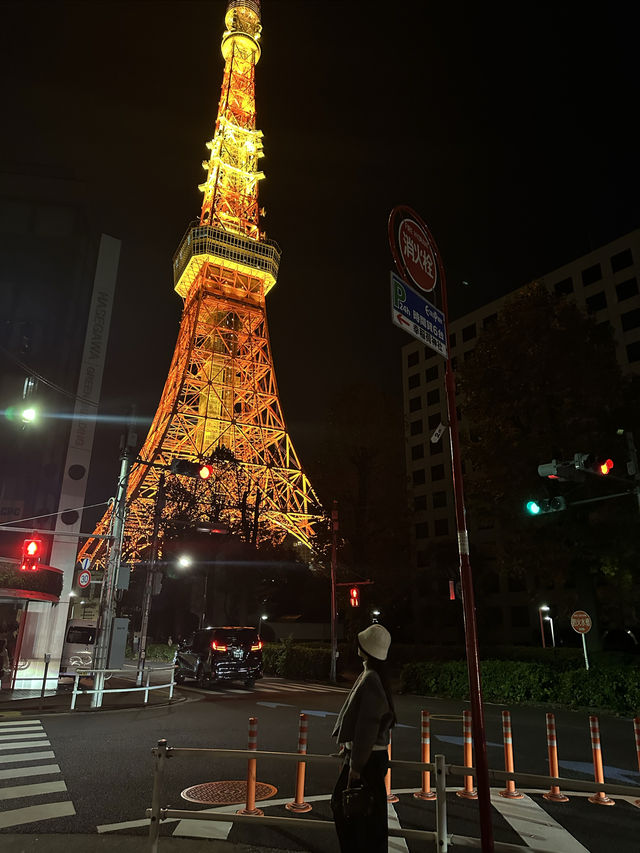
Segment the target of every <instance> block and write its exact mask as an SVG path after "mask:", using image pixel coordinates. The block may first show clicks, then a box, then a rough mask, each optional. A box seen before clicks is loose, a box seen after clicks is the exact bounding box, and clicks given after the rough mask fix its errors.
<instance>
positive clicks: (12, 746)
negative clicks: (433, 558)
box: [0, 740, 51, 749]
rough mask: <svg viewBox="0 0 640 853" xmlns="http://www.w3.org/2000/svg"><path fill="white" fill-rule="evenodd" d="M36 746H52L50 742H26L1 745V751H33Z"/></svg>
mask: <svg viewBox="0 0 640 853" xmlns="http://www.w3.org/2000/svg"><path fill="white" fill-rule="evenodd" d="M34 746H51V744H50V743H49V741H48V740H24V741H22V742H20V743H16V742H15V741H11V743H0V749H27V748H31V749H33V747H34Z"/></svg>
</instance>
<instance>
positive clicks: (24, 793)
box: [0, 780, 67, 800]
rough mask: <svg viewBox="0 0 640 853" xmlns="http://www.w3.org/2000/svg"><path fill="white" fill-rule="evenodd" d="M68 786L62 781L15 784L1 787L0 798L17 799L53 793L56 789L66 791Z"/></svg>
mask: <svg viewBox="0 0 640 853" xmlns="http://www.w3.org/2000/svg"><path fill="white" fill-rule="evenodd" d="M66 790H67V786H66V784H65V783H64V782H63V781H62V780H59V781H57V782H35V783H34V784H33V785H13V786H12V787H10V788H0V800H15V799H17V798H19V797H38V796H42V794H53V793H55V792H56V791H66Z"/></svg>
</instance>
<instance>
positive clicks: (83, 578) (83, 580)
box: [78, 570, 91, 589]
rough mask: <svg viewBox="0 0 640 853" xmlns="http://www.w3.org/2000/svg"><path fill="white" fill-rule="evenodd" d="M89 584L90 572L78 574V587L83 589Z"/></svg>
mask: <svg viewBox="0 0 640 853" xmlns="http://www.w3.org/2000/svg"><path fill="white" fill-rule="evenodd" d="M90 583H91V572H88V571H86V570H85V571H83V572H80V574H79V575H78V586H79V587H80V588H81V589H84V588H85V586H89V584H90Z"/></svg>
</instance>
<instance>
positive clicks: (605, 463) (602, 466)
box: [598, 459, 613, 476]
mask: <svg viewBox="0 0 640 853" xmlns="http://www.w3.org/2000/svg"><path fill="white" fill-rule="evenodd" d="M612 468H613V459H605V460H601V459H599V460H598V470H599V471H600V473H601V474H603V475H604V476H606V475H607V474H608V473H609V471H610V470H611V469H612Z"/></svg>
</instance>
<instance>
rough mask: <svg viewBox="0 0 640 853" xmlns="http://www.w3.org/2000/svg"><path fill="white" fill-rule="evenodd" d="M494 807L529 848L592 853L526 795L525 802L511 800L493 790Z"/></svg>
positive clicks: (555, 851)
mask: <svg viewBox="0 0 640 853" xmlns="http://www.w3.org/2000/svg"><path fill="white" fill-rule="evenodd" d="M491 804H492V806H493V807H494V809H496V811H498V812H500V814H501V815H502V817H503V818H504V819H505V820H506V822H507V823H508V824H509V826H510V827H511V828H512V829H513V830H515V832H517V833H518V835H519V836H520V837H521V838H522V840H523V841H524V843H525V844H527V845H528V846H529V847H535V848H536V850H540V851H542V850H546V851H548V853H558V851H559V850H562V853H589V851H588V849H587V848H586V847H583V846H582V844H580V842H579V841H576V839H575V838H574V837H573V835H571V833H570V832H567V830H566V829H565V828H564V827H563V826H561V825H560V824H559V823H558V822H557V821H556V820H554V819H553V818H552V817H551V815H550V814H548V813H547V812H546V811H545V810H544V809H543V808H541V807H540V806H539V805H538V804H537V803H534V801H533V800H532V799H531V797H527V796H526V795H525V797H524V799H522V800H507V799H505V798H504V797H501V796H500V794H499V793H498V789H497V788H493V789H492V790H491Z"/></svg>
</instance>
